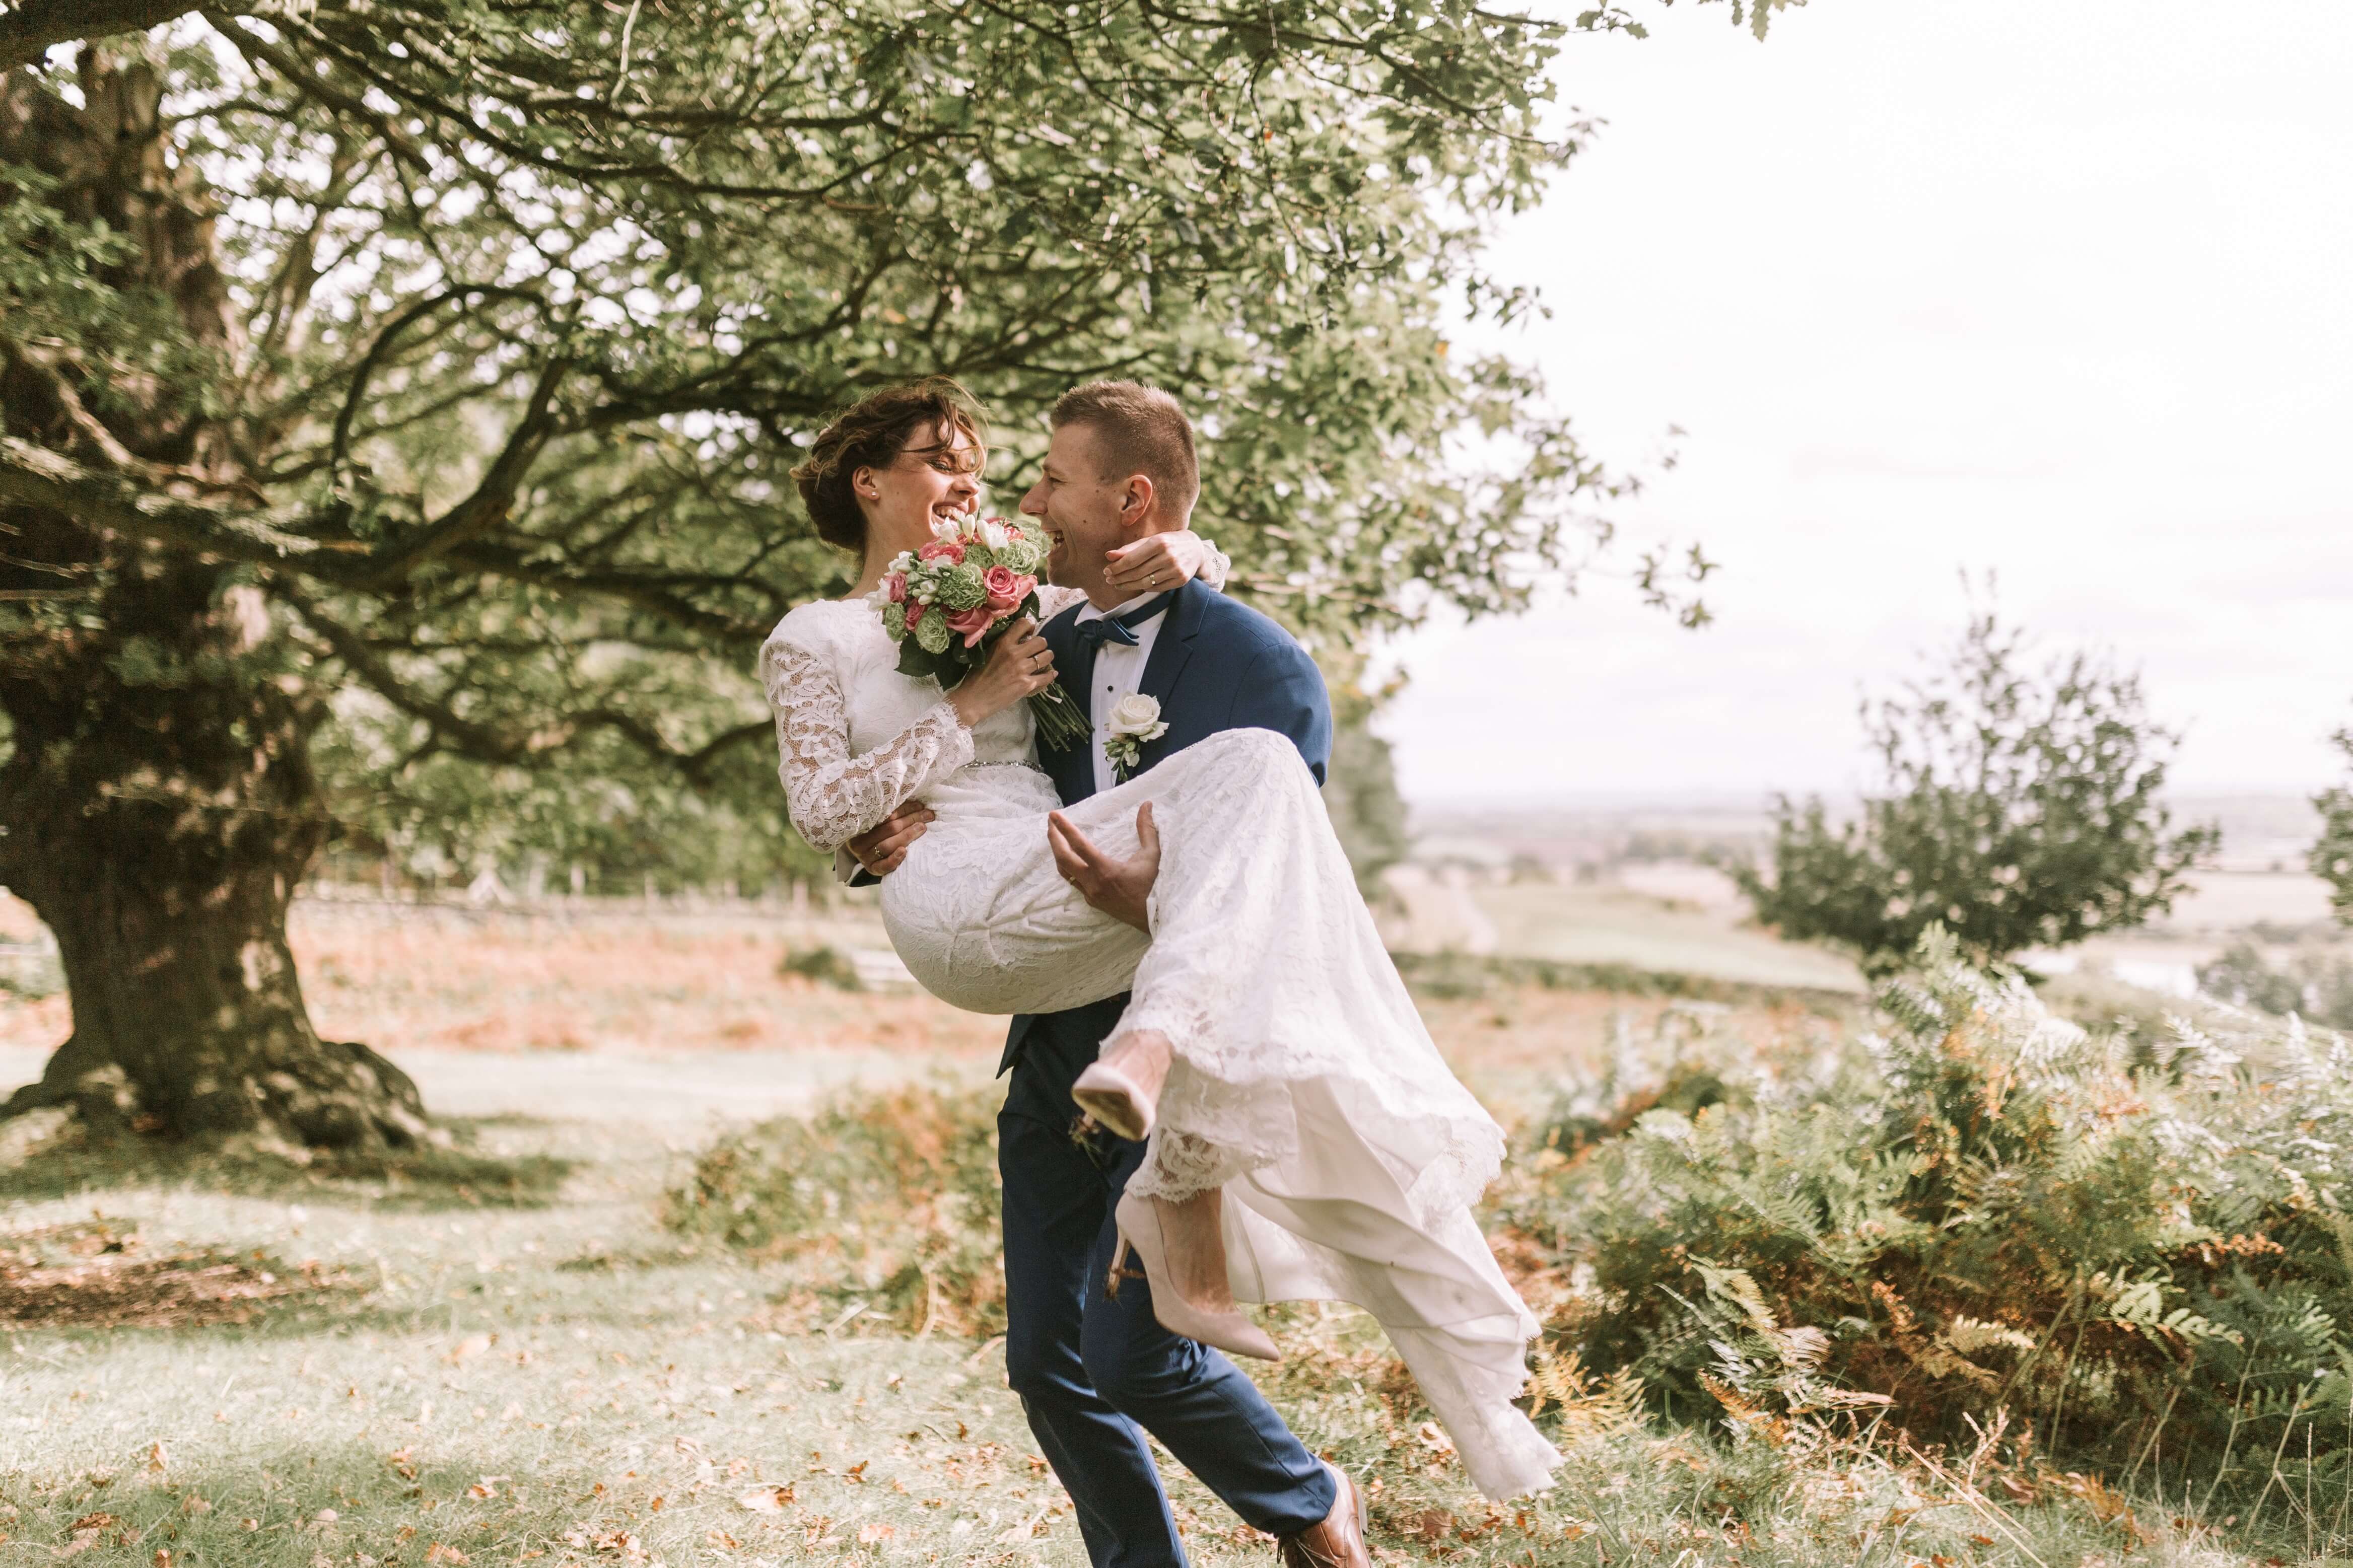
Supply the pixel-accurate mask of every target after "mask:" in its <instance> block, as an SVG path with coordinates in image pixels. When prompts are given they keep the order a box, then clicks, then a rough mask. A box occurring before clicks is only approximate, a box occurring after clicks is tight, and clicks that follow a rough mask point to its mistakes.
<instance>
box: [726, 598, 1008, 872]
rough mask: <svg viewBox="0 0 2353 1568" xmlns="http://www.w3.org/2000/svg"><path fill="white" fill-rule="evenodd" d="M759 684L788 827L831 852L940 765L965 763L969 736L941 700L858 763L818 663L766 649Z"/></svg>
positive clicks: (784, 646)
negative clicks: (772, 732) (772, 722)
mask: <svg viewBox="0 0 2353 1568" xmlns="http://www.w3.org/2000/svg"><path fill="white" fill-rule="evenodd" d="M760 673H761V677H762V681H761V684H762V685H764V686H765V687H766V688H767V692H768V707H769V709H770V710H771V711H773V712H774V713H775V714H776V756H777V761H776V776H777V777H778V778H779V779H781V780H783V781H784V785H785V805H786V809H787V810H788V811H790V812H791V814H792V818H793V826H794V827H795V828H797V830H798V831H799V833H800V836H801V837H803V838H806V839H807V840H808V841H809V843H810V844H811V845H812V846H814V847H817V848H819V849H834V848H838V847H840V846H841V845H843V844H846V843H848V842H849V840H850V839H852V838H855V837H858V836H859V835H860V834H861V833H863V832H865V831H866V830H867V829H869V828H871V827H872V826H875V824H877V823H879V822H881V820H882V819H883V818H884V817H886V816H890V815H891V814H892V812H893V811H895V810H897V809H898V807H899V805H900V804H901V803H902V802H903V801H905V800H906V799H907V798H908V797H909V796H911V795H913V794H914V793H915V791H916V789H917V788H918V786H920V785H921V784H923V781H924V780H926V779H928V778H930V777H931V776H932V775H933V773H934V771H935V770H938V769H940V768H941V767H942V766H943V765H944V766H946V767H950V768H954V767H961V766H962V765H963V764H965V763H968V762H970V761H971V760H972V731H969V730H967V729H965V727H964V725H963V723H962V722H960V721H958V720H957V718H956V710H955V709H954V708H953V707H951V706H950V705H949V704H948V702H947V700H946V699H944V698H943V699H941V700H940V701H939V703H938V704H937V706H935V707H934V708H933V709H932V710H931V711H929V712H927V713H925V714H924V715H923V717H922V718H920V719H918V720H916V721H914V722H913V723H912V724H910V725H908V726H907V727H906V728H905V729H903V730H902V731H899V732H898V733H897V734H896V735H893V736H892V737H891V738H890V739H889V740H887V741H885V742H882V743H881V745H879V746H877V747H875V748H874V749H873V750H872V751H871V752H867V753H865V754H864V755H863V756H856V757H853V756H851V755H850V754H849V704H848V703H847V702H846V701H845V700H843V698H842V694H841V684H840V682H839V681H838V680H837V679H834V674H833V671H832V670H831V669H830V668H828V667H827V665H826V662H825V661H824V660H823V659H821V658H818V656H817V655H815V654H813V653H811V652H809V651H808V650H807V648H803V647H795V646H793V645H792V644H791V643H781V642H778V643H770V644H769V645H768V647H767V648H766V650H765V655H764V657H763V658H762V659H761V671H760Z"/></svg>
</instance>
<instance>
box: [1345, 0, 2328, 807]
mask: <svg viewBox="0 0 2353 1568" xmlns="http://www.w3.org/2000/svg"><path fill="white" fill-rule="evenodd" d="M1646 19H1650V20H1652V21H1653V22H1654V26H1653V27H1652V36H1651V38H1650V39H1648V40H1647V41H1636V40H1631V39H1627V38H1622V37H1599V38H1590V39H1579V40H1577V41H1576V42H1575V43H1573V44H1572V45H1571V47H1570V48H1569V50H1568V52H1567V58H1565V59H1564V60H1563V61H1562V62H1561V63H1560V65H1559V67H1558V72H1559V79H1560V82H1561V84H1562V94H1561V96H1562V98H1563V99H1564V100H1565V101H1567V102H1568V103H1572V104H1575V105H1577V106H1579V107H1581V108H1582V109H1584V110H1587V111H1588V112H1589V113H1592V114H1594V115H1597V116H1599V117H1601V118H1603V119H1605V120H1606V121H1608V122H1609V123H1608V124H1607V126H1606V127H1605V128H1604V130H1603V132H1602V133H1601V134H1600V135H1599V138H1597V139H1596V141H1595V142H1593V144H1592V145H1591V146H1590V148H1589V149H1588V151H1587V152H1586V153H1584V154H1583V155H1582V156H1581V157H1580V158H1579V159H1578V160H1577V162H1576V163H1575V164H1573V165H1572V167H1571V168H1570V170H1569V171H1568V172H1567V174H1565V175H1564V176H1562V177H1561V178H1560V179H1559V180H1558V182H1557V183H1556V185H1555V187H1554V191H1553V194H1552V196H1551V198H1550V199H1549V201H1548V202H1547V203H1546V205H1545V207H1544V209H1543V210H1542V211H1541V212H1540V213H1538V214H1536V215H1535V216H1532V217H1530V218H1528V219H1526V220H1524V221H1522V222H1520V223H1519V224H1517V225H1516V226H1514V228H1512V229H1511V230H1510V231H1509V232H1508V233H1507V234H1506V235H1504V237H1503V239H1502V241H1501V244H1500V247H1499V249H1498V252H1497V255H1496V260H1497V262H1498V264H1499V267H1498V270H1499V271H1500V272H1502V273H1503V274H1504V276H1506V277H1509V278H1513V279H1519V280H1524V281H1533V282H1536V283H1539V284H1541V285H1542V287H1543V289H1544V290H1545V293H1546V298H1547V299H1548V300H1549V301H1550V302H1551V304H1552V306H1553V308H1554V310H1555V314H1554V317H1553V319H1552V320H1550V321H1546V322H1543V323H1540V324H1538V325H1536V326H1535V327H1534V328H1532V329H1530V330H1529V331H1527V332H1526V333H1525V334H1524V335H1520V336H1518V337H1517V338H1516V339H1515V341H1514V345H1513V346H1514V350H1515V352H1517V353H1522V354H1525V355H1527V356H1529V357H1532V358H1534V359H1535V361H1537V362H1538V363H1541V365H1542V366H1543V368H1544V369H1545V371H1546V374H1547V375H1548V377H1549V379H1550V381H1551V384H1552V386H1553V389H1554V391H1555V394H1556V396H1557V397H1558V399H1559V401H1560V403H1561V405H1562V406H1564V407H1566V408H1567V409H1569V410H1570V411H1572V412H1573V413H1574V414H1575V415H1576V416H1577V417H1578V419H1579V421H1580V423H1581V424H1582V426H1584V428H1585V430H1586V433H1587V435H1588V437H1589V438H1590V439H1591V440H1592V442H1593V443H1594V444H1595V445H1596V446H1597V447H1599V449H1600V450H1601V451H1603V452H1604V453H1605V454H1608V455H1611V456H1614V457H1618V458H1624V459H1628V460H1633V459H1639V458H1643V457H1645V456H1646V455H1648V454H1650V453H1651V452H1652V451H1654V450H1655V449H1656V447H1658V445H1659V444H1660V438H1661V437H1662V433H1663V431H1664V430H1665V429H1666V427H1667V426H1670V425H1680V426H1683V428H1684V429H1685V430H1686V431H1687V432H1688V434H1687V435H1686V437H1684V438H1683V441H1682V442H1681V444H1680V445H1681V451H1682V458H1683V461H1682V465H1681V467H1680V468H1678V469H1676V470H1675V471H1674V472H1672V473H1670V474H1667V475H1666V476H1664V477H1663V478H1662V479H1660V481H1659V482H1658V483H1657V484H1656V485H1655V487H1654V488H1653V489H1652V490H1651V493H1650V495H1648V496H1647V497H1646V498H1644V499H1643V500H1642V501H1641V503H1640V504H1639V505H1637V506H1636V507H1634V508H1631V509H1629V510H1627V511H1626V512H1625V513H1624V514H1623V515H1625V516H1626V517H1628V518H1629V519H1630V521H1633V522H1635V523H1637V524H1639V525H1640V526H1639V527H1638V528H1637V529H1636V530H1635V531H1636V532H1637V533H1641V532H1645V531H1658V532H1664V533H1671V534H1673V535H1677V536H1683V537H1697V538H1698V539H1700V540H1702V541H1703V542H1704V543H1705V545H1706V547H1707V550H1708V552H1709V553H1710V554H1711V555H1712V556H1714V557H1715V558H1716V559H1717V560H1719V561H1721V562H1722V563H1723V566H1724V570H1723V572H1722V573H1721V574H1720V575H1719V576H1718V577H1717V578H1716V579H1715V581H1714V582H1713V583H1712V584H1710V587H1709V590H1708V595H1707V597H1708V601H1709V603H1710V605H1711V607H1712V608H1713V609H1714V610H1715V613H1716V616H1718V620H1717V622H1716V624H1715V626H1712V627H1710V628H1708V629H1706V630H1704V631H1702V632H1696V633H1694V632H1685V631H1682V630H1680V629H1678V628H1677V627H1676V626H1674V625H1673V624H1672V622H1671V620H1670V619H1669V618H1668V617H1666V616H1661V615H1658V614H1656V613H1655V612H1646V611H1644V610H1642V609H1641V608H1639V607H1638V606H1637V605H1635V603H1634V600H1633V595H1631V593H1630V592H1629V591H1627V590H1626V589H1625V588H1624V587H1623V586H1622V584H1614V583H1609V582H1604V581H1599V580H1595V581H1592V582H1589V583H1588V584H1587V586H1586V589H1585V592H1584V594H1583V596H1581V597H1579V598H1577V599H1576V600H1573V601H1570V602H1568V603H1567V604H1563V605H1552V606H1548V607H1546V608H1545V609H1543V610H1540V611H1538V612H1536V613H1534V614H1531V615H1528V616H1524V617H1520V618H1517V619H1514V620H1509V621H1497V622H1492V623H1485V624H1482V625H1479V626H1472V627H1470V628H1467V629H1466V628H1462V627H1460V626H1453V627H1444V628H1437V629H1433V630H1430V631H1427V632H1424V633H1420V634H1417V635H1416V636H1415V637H1412V638H1410V639H1409V640H1408V641H1407V642H1406V643H1405V644H1404V645H1403V646H1402V647H1401V648H1400V650H1399V651H1400V653H1401V655H1402V657H1403V659H1404V662H1405V665H1406V668H1408V669H1409V671H1410V673H1411V675H1412V685H1411V687H1410V688H1409V690H1408V691H1407V692H1406V693H1405V694H1404V695H1403V696H1402V697H1400V698H1399V699H1398V701H1397V702H1396V704H1395V705H1394V707H1393V708H1392V710H1390V711H1389V713H1388V715H1387V716H1386V718H1385V720H1384V721H1383V723H1382V725H1381V728H1382V729H1383V731H1384V732H1385V733H1387V734H1388V736H1389V737H1390V739H1391V740H1392V741H1393V742H1395V745H1396V750H1397V754H1398V767H1399V773H1400V778H1401V782H1402V783H1403V784H1404V787H1405V790H1406V793H1407V795H1408V796H1409V798H1411V799H1416V800H1421V801H1431V802H1435V801H1440V800H1465V799H1474V798H1482V797H1484V798H1498V797H1506V796H1529V795H1575V794H1582V793H1587V792H1593V791H1609V792H1618V791H1627V790H1653V789H1657V790H1675V791H1679V792H1680V791H1684V790H1693V789H1707V790H1715V789H1734V790H1764V789H1791V790H1808V789H1826V790H1832V791H1837V790H1842V789H1849V788H1852V787H1854V786H1856V785H1857V784H1860V783H1862V779H1863V776H1864V775H1863V773H1862V763H1861V758H1860V741H1859V735H1858V731H1857V729H1856V726H1855V720H1854V703H1855V696H1856V692H1857V690H1858V687H1859V685H1860V684H1861V683H1862V682H1865V681H1868V680H1873V679H1883V678H1884V677H1886V676H1888V675H1892V674H1894V673H1900V672H1901V671H1903V670H1904V669H1905V668H1908V667H1909V664H1910V656H1911V652H1912V650H1913V649H1914V648H1915V647H1919V646H1922V645H1924V644H1932V643H1942V642H1944V641H1946V640H1947V639H1948V638H1949V637H1951V636H1952V635H1953V633H1954V632H1956V631H1957V629H1958V627H1959V626H1960V625H1961V622H1962V620H1963V617H1964V615H1965V607H1966V600H1965V598H1964V595H1963V592H1962V589H1961V587H1960V584H1959V582H1958V580H1957V574H1958V573H1959V571H1960V570H1961V569H1963V568H1967V569H1968V570H1970V571H1971V572H1978V571H1982V570H1983V569H1985V568H1989V567H1991V568H1996V569H1998V570H1999V573H2000V585H2001V592H2000V598H2001V603H2002V605H2003V606H2004V607H2005V609H2006V610H2007V611H2008V612H2009V613H2010V615H2012V616H2014V617H2015V618H2018V619H2020V620H2021V621H2022V622H2024V623H2025V624H2027V625H2029V626H2032V627H2034V628H2037V629H2038V630H2040V631H2042V632H2044V633H2046V634H2048V635H2049V636H2050V637H2051V638H2052V640H2053V642H2054V643H2057V644H2064V643H2066V642H2068V641H2070V640H2073V641H2079V642H2090V643H2093V644H2097V645H2104V646H2107V647H2112V648H2114V649H2115V650H2116V652H2118V653H2119V654H2120V655H2122V656H2123V657H2124V658H2125V659H2126V661H2127V662H2129V663H2134V664H2137V665H2139V666H2140V667H2142V668H2143V669H2144V672H2145V675H2146V679H2147V689H2148V693H2149V696H2150V698H2151V700H2152V705H2153V706H2154V708H2155V709H2156V710H2157V711H2158V713H2159V714H2160V715H2162V716H2163V717H2165V718H2166V719H2168V720H2169V721H2173V722H2175V723H2177V724H2179V725H2183V726H2186V727H2187V729H2188V731H2189V738H2188V741H2187V742H2186V743H2185V745H2184V746H2183V748H2182V751H2181V752H2180V753H2179V759H2178V762H2177V764H2176V766H2175V770H2174V780H2175V783H2176V784H2177V787H2179V788H2181V789H2183V790H2186V791H2205V790H2220V789H2238V788H2263V789H2281V788H2298V789H2302V788H2309V787H2311V786H2313V785H2315V784H2318V783H2321V782H2324V781H2326V780H2327V779H2329V778H2331V777H2332V776H2335V774H2336V773H2337V772H2339V769H2338V766H2337V763H2336V762H2335V761H2334V753H2333V752H2330V751H2329V749H2328V748H2327V745H2326V744H2325V740H2324V737H2325V736H2326V735H2327V732H2328V731H2331V730H2333V729H2335V728H2337V726H2339V725H2340V724H2345V723H2348V722H2353V472H2348V469H2353V5H2346V4H2342V3H2341V0H2277V3H2273V4H2265V5H2246V6H2230V7H2216V6H2213V5H2191V4H2183V3H2179V0H2067V3H2066V4H2063V5H2052V4H2051V3H2050V0H2035V3H2031V4H2026V3H2020V0H1973V3H1971V4H1968V5H1961V4H1956V3H1953V0H1815V3H1814V4H1813V5H1811V6H1810V7H1809V8H1807V9H1804V10H1799V11H1791V12H1786V13H1784V14H1782V16H1780V18H1779V19H1778V21H1777V23H1776V24H1775V26H1774V28H1773V33H1772V37H1771V38H1770V39H1769V40H1768V41H1767V42H1765V43H1762V44H1759V43H1757V42H1756V41H1755V40H1753V39H1751V38H1750V37H1748V35H1747V33H1746V31H1745V30H1741V29H1736V28H1735V27H1733V26H1729V25H1728V24H1727V21H1726V18H1725V10H1724V7H1722V6H1709V7H1706V8H1704V9H1698V8H1691V7H1683V6H1679V7H1677V8H1676V9H1675V10H1673V11H1672V12H1667V13H1664V14H1663V15H1661V14H1658V13H1656V12H1655V11H1648V12H1647V13H1646Z"/></svg>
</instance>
